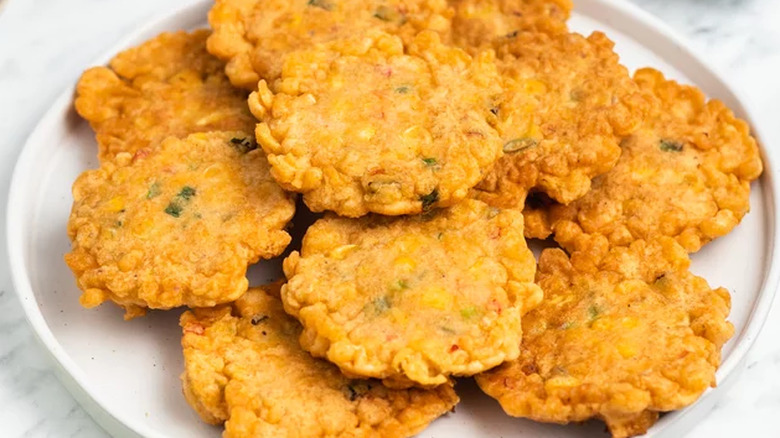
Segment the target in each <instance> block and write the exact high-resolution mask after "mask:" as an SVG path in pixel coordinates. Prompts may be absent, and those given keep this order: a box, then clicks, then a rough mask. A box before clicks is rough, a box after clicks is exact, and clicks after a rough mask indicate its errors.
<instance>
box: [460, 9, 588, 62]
mask: <svg viewBox="0 0 780 438" xmlns="http://www.w3.org/2000/svg"><path fill="white" fill-rule="evenodd" d="M449 3H450V4H451V5H452V6H453V8H454V10H455V14H454V16H453V18H452V39H453V42H454V43H455V44H457V45H458V46H460V47H463V48H464V49H466V50H468V51H470V52H472V53H476V52H478V51H479V50H482V49H485V48H490V47H492V46H493V45H494V44H495V43H496V42H497V41H500V40H501V39H502V38H512V37H513V36H515V35H516V34H517V33H519V32H526V31H539V32H549V33H562V32H566V31H567V27H566V21H567V20H568V19H569V15H570V14H571V10H572V7H573V4H572V2H571V0H449Z"/></svg>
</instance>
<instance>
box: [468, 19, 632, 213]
mask: <svg viewBox="0 0 780 438" xmlns="http://www.w3.org/2000/svg"><path fill="white" fill-rule="evenodd" d="M612 48H613V43H612V41H610V40H609V39H608V38H607V37H606V36H605V35H604V34H602V33H600V32H594V33H593V34H592V35H590V36H589V37H587V38H585V37H583V36H581V35H578V34H574V33H562V34H556V35H550V34H546V33H540V32H520V33H518V34H517V35H515V36H513V37H511V38H508V39H507V40H506V41H504V42H503V43H502V44H500V45H498V53H499V57H500V60H499V70H500V71H501V72H502V73H503V75H504V82H505V84H504V85H505V96H504V99H503V101H502V102H501V104H500V105H499V106H498V107H497V108H495V110H494V111H495V112H496V113H497V115H498V118H499V125H498V126H499V131H500V133H501V136H502V139H503V142H504V152H505V155H504V157H503V158H502V159H501V160H499V162H498V164H497V165H496V166H495V167H494V169H493V170H492V171H491V172H490V173H488V175H487V177H486V178H485V180H484V181H483V182H482V183H480V185H479V186H477V188H478V190H479V191H481V192H484V193H483V195H484V197H481V199H483V200H485V201H486V202H490V203H491V204H493V205H497V206H500V207H520V208H522V207H521V206H522V201H523V200H524V199H525V194H526V193H527V192H528V190H529V189H536V190H538V191H541V192H544V193H545V194H547V195H548V196H550V197H551V198H553V199H555V200H557V201H558V202H561V203H569V202H572V201H574V200H575V199H577V198H579V197H581V196H583V195H584V194H585V193H587V191H588V190H589V189H590V186H591V179H592V178H594V177H595V176H597V175H600V174H603V173H605V172H607V171H609V170H610V169H612V167H613V166H614V165H615V163H616V162H617V160H618V158H619V157H620V139H621V137H622V136H625V135H627V134H630V133H632V132H633V131H634V130H635V129H636V128H637V127H638V125H639V124H640V122H641V120H642V116H643V114H644V111H645V108H646V106H647V103H646V99H644V98H643V96H642V95H641V93H639V90H638V87H637V85H636V84H634V82H633V81H632V80H631V77H630V76H629V74H628V71H627V70H626V69H625V67H623V66H622V65H620V64H619V62H618V56H617V54H615V53H614V52H613V50H612ZM518 201H520V202H519V203H518Z"/></svg>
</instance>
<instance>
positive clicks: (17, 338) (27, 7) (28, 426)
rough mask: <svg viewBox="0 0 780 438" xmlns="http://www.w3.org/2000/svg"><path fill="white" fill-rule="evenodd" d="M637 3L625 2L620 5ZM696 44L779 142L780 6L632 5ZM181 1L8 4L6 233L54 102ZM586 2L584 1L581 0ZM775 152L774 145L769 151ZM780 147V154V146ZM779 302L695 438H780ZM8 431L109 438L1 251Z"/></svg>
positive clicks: (0, 42) (3, 146)
mask: <svg viewBox="0 0 780 438" xmlns="http://www.w3.org/2000/svg"><path fill="white" fill-rule="evenodd" d="M615 1H627V0H615ZM631 1H633V2H634V3H636V4H638V5H640V6H641V7H643V8H645V9H646V10H648V11H649V12H651V13H653V14H655V15H657V16H659V17H661V18H662V19H663V20H664V21H665V22H666V23H668V24H669V25H671V26H672V27H674V28H675V29H677V30H678V31H680V32H681V33H682V34H684V35H686V36H687V37H689V38H690V39H691V41H692V42H693V44H694V46H695V47H696V48H697V49H698V50H699V52H700V53H702V54H704V55H705V56H707V58H708V59H709V60H710V62H712V63H713V64H714V65H715V66H717V67H719V68H720V69H721V70H722V71H723V72H724V73H725V75H726V77H727V78H729V80H731V81H733V82H734V83H735V84H737V85H738V87H737V88H738V89H739V90H740V91H742V92H743V93H744V94H745V95H746V96H747V97H748V99H749V100H750V101H751V102H752V104H753V105H754V106H755V107H756V109H757V110H758V113H759V117H762V118H764V117H765V119H764V120H767V121H769V122H770V123H769V126H770V129H772V127H774V131H773V132H772V131H770V135H771V138H770V139H765V142H766V143H767V144H770V145H774V144H776V143H775V141H777V140H779V139H780V124H778V123H777V122H774V123H772V119H774V118H777V117H778V116H780V87H779V86H778V85H777V83H778V71H780V26H778V25H777V21H778V20H780V1H776V0H631ZM178 3H181V2H177V1H174V0H134V1H132V2H126V1H108V0H59V1H58V0H6V2H3V3H0V96H2V99H0V133H2V135H0V205H2V206H3V212H2V213H3V214H0V230H3V231H2V232H3V233H4V230H5V211H4V208H5V203H6V200H7V190H8V184H9V179H10V175H11V170H12V166H13V164H14V162H15V161H16V157H17V155H18V153H19V150H20V148H21V145H22V144H23V142H24V140H25V138H26V137H27V135H28V134H29V133H30V131H31V129H32V128H33V126H34V124H35V123H36V122H37V120H38V118H39V117H40V116H41V115H42V113H43V112H44V111H45V110H46V109H47V107H48V105H49V103H50V102H51V101H52V100H53V99H54V98H55V97H56V96H57V94H58V93H59V92H60V91H61V90H62V89H63V88H64V87H65V86H67V85H68V84H71V83H72V82H73V81H74V80H75V78H76V77H78V75H79V73H80V72H81V69H82V67H83V66H84V65H86V63H88V62H89V61H90V60H91V59H93V58H94V57H95V56H96V55H98V54H99V53H100V52H102V51H103V50H104V49H105V48H106V47H108V46H110V45H111V43H113V42H114V41H116V40H118V39H119V38H120V37H121V36H122V35H124V34H126V33H127V32H128V31H129V30H131V29H132V28H134V27H135V26H137V24H138V23H140V22H142V21H143V20H144V19H145V18H146V17H150V16H153V15H154V14H155V12H157V11H165V10H166V9H167V8H169V7H171V6H173V5H175V4H178ZM575 3H576V0H575ZM770 147H775V146H770ZM778 147H780V146H778ZM778 335H780V300H778V302H777V304H776V305H775V306H774V309H773V311H772V314H771V315H770V318H769V321H768V323H767V325H766V327H765V329H764V332H763V333H762V335H761V337H760V338H759V339H758V340H757V342H756V345H755V348H754V349H753V351H752V352H751V353H750V355H749V357H748V366H747V369H746V370H745V371H744V373H743V374H742V376H741V377H740V378H739V380H738V381H737V382H736V384H735V385H734V386H733V388H732V389H731V390H729V391H728V392H727V393H726V394H725V396H724V397H723V399H722V400H721V401H720V403H719V404H718V405H717V406H716V408H715V410H714V411H713V412H711V413H710V414H709V416H708V417H707V418H706V419H705V420H704V421H703V422H702V423H701V424H700V425H699V426H698V427H697V428H696V429H695V430H694V431H693V432H692V433H691V435H690V436H691V437H696V438H699V437H701V438H705V437H707V438H709V437H726V436H737V435H741V436H750V437H777V436H780V421H777V418H776V417H777V415H778V414H780V343H778V342H777V341H776V340H777V337H778ZM0 435H1V436H3V437H21V436H25V437H27V436H29V437H79V438H80V437H103V436H106V434H105V432H103V431H102V430H101V429H100V428H99V427H98V426H97V425H96V424H95V423H94V422H93V421H92V420H91V419H90V418H89V416H88V415H87V414H86V413H85V411H84V410H83V409H82V408H81V407H80V406H79V405H78V404H77V403H76V402H75V400H74V399H73V398H72V397H71V396H70V395H69V394H68V392H67V391H66V390H65V388H64V387H63V386H62V385H61V384H60V383H59V382H58V381H57V379H56V377H55V376H54V374H53V372H52V367H51V365H50V363H49V359H48V357H47V356H46V353H45V352H44V351H43V350H42V349H41V347H39V346H38V344H37V342H36V340H35V339H34V336H33V334H32V332H31V330H30V328H29V327H28V326H27V324H26V322H25V321H24V318H23V316H22V311H21V308H20V305H19V304H18V302H17V300H16V297H15V296H14V292H13V289H12V286H11V281H10V277H9V272H8V257H7V253H6V248H5V239H3V244H2V246H0Z"/></svg>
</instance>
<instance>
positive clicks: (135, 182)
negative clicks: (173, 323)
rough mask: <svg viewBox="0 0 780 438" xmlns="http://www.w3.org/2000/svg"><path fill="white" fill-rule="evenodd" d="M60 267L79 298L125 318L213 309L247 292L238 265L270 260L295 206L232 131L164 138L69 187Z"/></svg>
mask: <svg viewBox="0 0 780 438" xmlns="http://www.w3.org/2000/svg"><path fill="white" fill-rule="evenodd" d="M73 198H74V203H73V210H72V212H71V216H70V221H69V222H68V235H69V236H70V238H71V241H72V242H73V248H72V250H71V252H70V253H69V254H67V255H66V256H65V261H66V262H67V263H68V266H70V268H71V269H72V270H73V272H74V274H75V275H76V279H77V282H78V285H79V287H80V288H81V290H82V291H83V292H84V293H83V295H82V296H81V304H82V305H84V306H85V307H94V306H97V305H99V304H100V303H102V302H103V301H106V300H111V301H114V302H115V303H116V304H118V305H120V306H121V307H123V308H125V310H126V312H127V313H126V315H125V317H126V318H128V319H129V318H132V317H134V316H139V315H143V313H144V311H145V310H144V309H145V308H153V309H170V308H172V307H177V306H182V305H187V306H213V305H216V304H219V303H224V302H228V301H232V300H235V299H236V298H238V297H239V296H241V294H243V293H244V292H245V291H246V290H247V286H248V282H247V279H246V277H245V274H246V269H247V265H249V264H252V263H255V262H256V261H257V260H258V259H259V258H261V257H262V258H270V257H273V256H277V255H279V254H280V253H281V252H282V251H283V250H284V248H285V247H286V246H287V244H288V243H289V242H290V236H289V235H288V234H287V233H286V232H285V231H284V227H285V226H286V225H287V222H288V221H289V220H290V219H291V218H292V216H293V213H294V210H295V203H294V200H293V198H292V196H291V195H289V194H287V193H285V192H284V191H282V189H281V188H280V187H279V186H278V185H277V184H276V183H275V182H274V181H273V179H272V178H271V175H270V173H269V166H268V162H267V161H266V159H265V155H264V154H263V152H262V151H261V150H259V149H257V148H256V145H255V144H254V143H253V142H252V140H251V136H250V135H248V134H244V133H240V132H213V133H208V134H193V135H191V136H189V137H187V139H186V140H180V139H176V138H172V137H171V138H168V139H167V140H165V141H164V142H163V143H162V144H161V145H159V146H153V147H152V148H151V150H146V149H142V150H139V151H138V152H136V154H135V155H134V156H131V155H130V154H127V153H121V154H118V155H117V156H116V158H115V160H113V161H111V162H106V163H103V165H102V167H101V168H100V169H97V170H90V171H87V172H84V173H83V174H82V175H81V176H79V178H78V179H77V180H76V182H75V183H74V185H73Z"/></svg>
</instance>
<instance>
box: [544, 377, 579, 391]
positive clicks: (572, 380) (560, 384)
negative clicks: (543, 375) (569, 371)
mask: <svg viewBox="0 0 780 438" xmlns="http://www.w3.org/2000/svg"><path fill="white" fill-rule="evenodd" d="M579 384H580V380H579V379H577V378H576V377H572V376H555V377H551V378H550V379H549V380H547V382H546V383H545V384H544V386H545V389H547V390H548V391H554V390H556V389H565V388H571V387H572V386H577V385H579Z"/></svg>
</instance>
